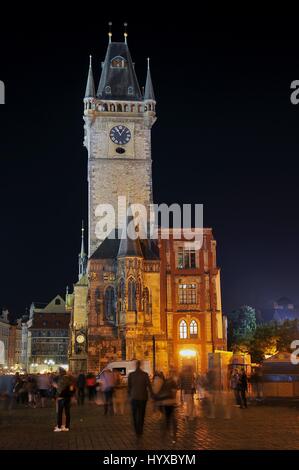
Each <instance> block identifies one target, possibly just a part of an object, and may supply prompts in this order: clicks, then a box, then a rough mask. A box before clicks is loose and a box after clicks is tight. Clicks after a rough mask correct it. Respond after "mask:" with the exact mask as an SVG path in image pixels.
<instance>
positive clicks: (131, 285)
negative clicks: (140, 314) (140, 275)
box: [128, 279, 136, 310]
mask: <svg viewBox="0 0 299 470" xmlns="http://www.w3.org/2000/svg"><path fill="white" fill-rule="evenodd" d="M128 310H136V282H135V281H134V280H133V279H130V280H129V282H128Z"/></svg>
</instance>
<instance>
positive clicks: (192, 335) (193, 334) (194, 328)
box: [190, 320, 198, 338]
mask: <svg viewBox="0 0 299 470" xmlns="http://www.w3.org/2000/svg"><path fill="white" fill-rule="evenodd" d="M197 337H198V325H197V322H196V321H195V320H192V321H191V323H190V338H197Z"/></svg>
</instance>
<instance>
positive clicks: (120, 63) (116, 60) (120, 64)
mask: <svg viewBox="0 0 299 470" xmlns="http://www.w3.org/2000/svg"><path fill="white" fill-rule="evenodd" d="M127 66H128V63H127V61H126V59H124V58H123V57H121V56H120V55H119V56H116V57H113V59H112V60H111V67H113V68H117V69H119V68H125V67H127Z"/></svg>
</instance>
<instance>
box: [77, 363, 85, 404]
mask: <svg viewBox="0 0 299 470" xmlns="http://www.w3.org/2000/svg"><path fill="white" fill-rule="evenodd" d="M85 386H86V377H85V374H84V372H83V371H81V372H80V374H79V375H78V377H77V403H78V405H84V400H85Z"/></svg>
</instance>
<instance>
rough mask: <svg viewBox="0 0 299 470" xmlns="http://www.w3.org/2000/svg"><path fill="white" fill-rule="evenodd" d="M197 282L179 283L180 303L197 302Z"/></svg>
mask: <svg viewBox="0 0 299 470" xmlns="http://www.w3.org/2000/svg"><path fill="white" fill-rule="evenodd" d="M196 290H197V289H196V284H179V303H180V304H196V302H197V295H196Z"/></svg>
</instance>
